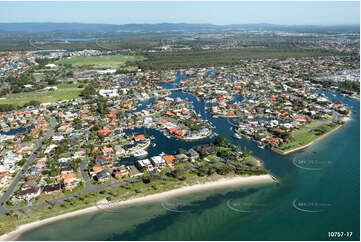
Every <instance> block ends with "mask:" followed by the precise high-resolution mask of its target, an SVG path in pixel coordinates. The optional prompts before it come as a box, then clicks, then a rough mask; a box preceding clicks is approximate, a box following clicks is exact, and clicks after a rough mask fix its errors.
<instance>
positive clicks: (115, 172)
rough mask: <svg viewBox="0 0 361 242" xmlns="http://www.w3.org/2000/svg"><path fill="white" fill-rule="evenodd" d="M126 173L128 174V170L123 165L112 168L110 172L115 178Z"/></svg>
mask: <svg viewBox="0 0 361 242" xmlns="http://www.w3.org/2000/svg"><path fill="white" fill-rule="evenodd" d="M127 175H129V171H128V169H127V168H126V167H125V166H124V165H122V166H120V167H118V168H116V169H114V170H113V172H112V176H113V177H116V178H122V177H125V176H127Z"/></svg>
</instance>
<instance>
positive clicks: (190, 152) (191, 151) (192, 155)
mask: <svg viewBox="0 0 361 242" xmlns="http://www.w3.org/2000/svg"><path fill="white" fill-rule="evenodd" d="M187 155H189V157H190V158H191V159H192V160H193V161H194V160H196V159H198V158H199V154H198V152H197V151H195V150H194V149H189V150H188V152H187Z"/></svg>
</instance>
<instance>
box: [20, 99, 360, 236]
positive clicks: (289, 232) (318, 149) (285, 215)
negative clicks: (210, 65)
mask: <svg viewBox="0 0 361 242" xmlns="http://www.w3.org/2000/svg"><path fill="white" fill-rule="evenodd" d="M326 95H327V96H329V97H332V99H337V100H340V101H341V102H343V103H345V104H346V105H348V106H349V107H351V108H352V110H354V113H353V114H352V119H351V120H350V121H349V122H347V123H346V124H345V125H344V126H343V127H342V128H340V129H338V130H337V131H335V132H334V133H332V134H330V135H328V136H327V137H325V138H324V139H322V140H320V141H318V142H316V143H315V144H313V145H312V146H310V147H308V148H307V149H305V150H302V151H298V152H295V153H293V154H291V155H288V156H280V155H278V154H276V153H274V152H271V151H270V150H267V149H260V148H258V147H257V146H256V145H255V144H254V143H252V142H250V141H247V140H244V139H242V140H236V139H233V138H232V135H233V133H232V131H231V130H230V128H229V124H228V123H227V121H226V120H225V119H217V118H212V117H211V116H210V115H209V114H207V113H205V112H204V104H203V103H202V102H200V101H198V100H197V99H196V98H195V97H194V96H192V95H189V94H184V93H180V92H173V93H172V95H171V97H182V98H188V99H189V100H190V101H193V102H194V104H195V109H196V111H198V110H199V112H200V113H201V114H202V116H203V117H204V118H207V119H208V120H209V121H211V122H212V123H213V125H215V127H216V129H215V131H216V133H217V134H219V135H223V136H226V137H227V138H229V139H230V140H231V141H232V142H234V143H236V144H240V145H242V146H246V147H247V148H248V149H250V150H252V151H253V155H255V156H256V157H258V158H260V159H262V160H263V161H264V163H265V167H266V169H267V170H268V171H269V172H270V173H272V174H274V175H275V176H277V177H278V178H279V179H280V184H279V185H277V184H259V185H248V186H240V187H233V188H223V189H216V190H212V191H204V192H199V193H194V194H189V195H185V196H181V197H178V198H173V199H170V200H168V201H164V202H162V203H160V202H154V203H148V204H143V205H132V206H127V207H122V208H117V209H116V210H111V211H99V212H97V213H94V214H88V215H83V216H80V217H75V218H72V219H68V220H64V221H58V222H55V223H53V224H49V225H46V226H42V227H39V228H36V229H33V230H31V231H28V232H26V233H24V234H23V235H22V236H21V237H20V238H19V240H329V237H328V235H329V234H328V232H345V233H346V232H352V236H350V237H343V238H342V239H343V240H347V239H350V240H359V239H360V231H359V229H360V222H359V221H360V217H359V214H360V209H359V207H360V206H359V204H360V183H359V182H360V158H359V157H360V149H359V147H360V136H359V135H360V111H359V109H360V102H359V100H355V99H351V98H347V97H343V96H340V95H338V94H336V95H334V94H332V93H329V92H326ZM136 131H143V129H140V130H134V132H136ZM147 134H149V135H154V136H155V137H156V143H157V146H156V147H151V148H150V149H149V153H150V155H156V154H158V153H160V152H162V151H164V152H165V153H172V152H175V151H176V150H177V149H178V148H179V147H187V148H188V147H190V146H193V145H196V144H200V143H206V142H209V141H210V140H209V139H206V140H202V141H197V142H195V143H189V142H183V141H178V140H174V139H167V138H166V137H164V136H163V135H162V134H161V133H160V132H158V131H154V130H147ZM297 162H298V163H297ZM300 164H301V165H300ZM315 166H316V167H318V168H319V169H309V168H310V167H315Z"/></svg>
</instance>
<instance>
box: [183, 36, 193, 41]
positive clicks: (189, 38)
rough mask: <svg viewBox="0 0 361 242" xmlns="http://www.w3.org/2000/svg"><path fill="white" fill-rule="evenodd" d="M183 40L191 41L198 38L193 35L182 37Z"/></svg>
mask: <svg viewBox="0 0 361 242" xmlns="http://www.w3.org/2000/svg"><path fill="white" fill-rule="evenodd" d="M182 40H190V41H192V40H197V39H196V38H193V37H184V38H182Z"/></svg>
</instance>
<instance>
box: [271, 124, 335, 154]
mask: <svg viewBox="0 0 361 242" xmlns="http://www.w3.org/2000/svg"><path fill="white" fill-rule="evenodd" d="M339 126H340V125H338V124H331V126H330V125H327V124H324V125H321V126H320V127H318V128H321V127H324V128H325V131H326V132H325V133H322V134H321V133H319V132H317V131H312V132H307V133H304V134H300V135H297V136H296V137H294V140H292V141H291V142H289V143H287V144H286V143H285V144H282V145H281V146H280V147H278V149H279V150H281V151H284V152H285V151H289V150H292V149H295V148H298V147H300V146H304V145H307V144H308V143H311V142H312V141H314V140H316V139H317V138H319V137H320V136H322V135H324V134H326V133H328V132H330V131H331V130H333V129H335V128H337V127H339Z"/></svg>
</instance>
